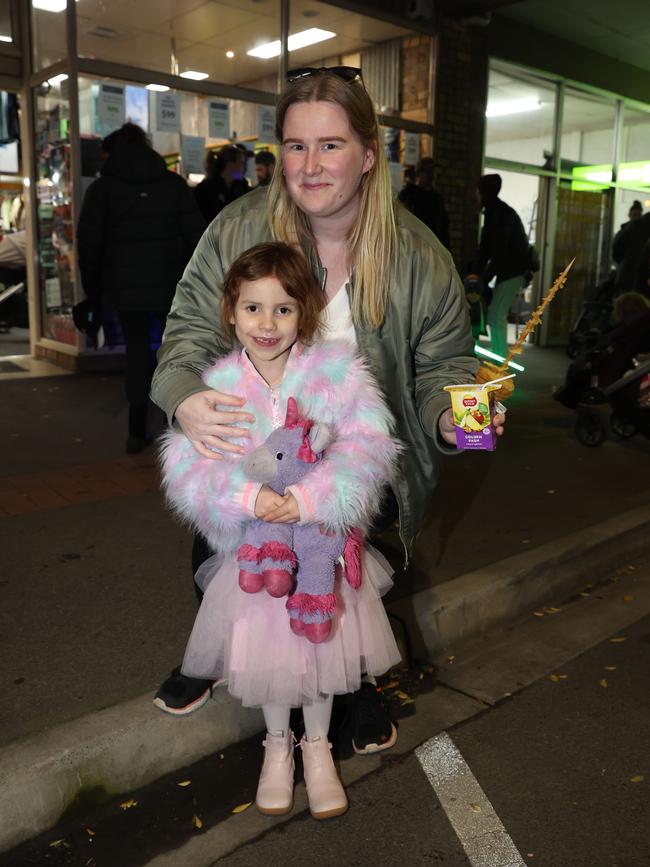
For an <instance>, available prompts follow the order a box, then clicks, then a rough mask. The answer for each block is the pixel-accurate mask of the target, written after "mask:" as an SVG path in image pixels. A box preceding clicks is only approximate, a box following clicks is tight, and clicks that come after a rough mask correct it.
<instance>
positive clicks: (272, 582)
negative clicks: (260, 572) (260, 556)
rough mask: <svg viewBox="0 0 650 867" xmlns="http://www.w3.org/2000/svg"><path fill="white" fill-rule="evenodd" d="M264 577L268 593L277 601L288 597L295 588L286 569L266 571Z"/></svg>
mask: <svg viewBox="0 0 650 867" xmlns="http://www.w3.org/2000/svg"><path fill="white" fill-rule="evenodd" d="M263 577H264V586H265V587H266V592H267V593H268V594H269V596H274V597H275V598H276V599H279V598H280V597H281V596H286V595H287V593H288V592H289V591H290V590H291V588H292V586H293V578H292V577H291V575H290V574H289V573H288V572H287V570H286V569H266V570H265V572H264V576H263Z"/></svg>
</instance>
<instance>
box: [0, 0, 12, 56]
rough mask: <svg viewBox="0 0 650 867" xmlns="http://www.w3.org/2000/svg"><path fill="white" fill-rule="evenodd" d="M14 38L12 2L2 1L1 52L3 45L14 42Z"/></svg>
mask: <svg viewBox="0 0 650 867" xmlns="http://www.w3.org/2000/svg"><path fill="white" fill-rule="evenodd" d="M13 37H14V31H13V27H12V24H11V0H0V50H1V49H2V43H6V42H13Z"/></svg>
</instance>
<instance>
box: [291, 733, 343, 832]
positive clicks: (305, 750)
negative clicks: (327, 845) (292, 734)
mask: <svg viewBox="0 0 650 867" xmlns="http://www.w3.org/2000/svg"><path fill="white" fill-rule="evenodd" d="M300 748H301V749H302V763H303V768H304V772H305V785H306V786H307V798H308V799H309V809H310V811H311V814H312V816H313V817H314V819H330V818H332V817H333V816H340V815H341V814H342V813H345V811H346V810H347V808H348V799H347V798H346V796H345V792H344V790H343V786H342V785H341V781H340V780H339V775H338V774H337V773H336V768H335V767H334V762H333V760H332V754H331V752H330V750H331V749H332V745H331V744H330V743H328V742H327V739H326V738H315V739H314V740H313V741H308V740H307V738H306V737H304V738H303V739H302V740H301V741H300Z"/></svg>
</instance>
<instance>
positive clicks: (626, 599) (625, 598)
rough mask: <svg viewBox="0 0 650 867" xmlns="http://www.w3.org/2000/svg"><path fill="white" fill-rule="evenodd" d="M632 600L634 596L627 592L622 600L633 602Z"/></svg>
mask: <svg viewBox="0 0 650 867" xmlns="http://www.w3.org/2000/svg"><path fill="white" fill-rule="evenodd" d="M633 601H634V596H631V595H630V594H629V593H627V594H626V595H625V596H624V597H623V602H633Z"/></svg>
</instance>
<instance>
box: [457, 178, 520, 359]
mask: <svg viewBox="0 0 650 867" xmlns="http://www.w3.org/2000/svg"><path fill="white" fill-rule="evenodd" d="M500 190H501V176H500V175H483V176H482V177H481V178H479V180H478V183H477V185H476V198H477V201H478V204H479V207H480V208H481V209H482V210H483V213H484V215H485V219H484V222H483V228H482V230H481V239H480V243H479V248H478V252H477V254H476V257H475V260H474V262H473V265H472V267H471V268H470V270H471V271H472V273H471V274H468V276H467V280H468V281H469V282H470V283H474V282H475V281H476V282H478V281H482V283H483V286H485V287H487V286H488V284H489V283H490V281H491V280H492V279H493V278H496V284H495V286H494V289H493V292H492V300H491V301H490V306H489V308H488V316H487V321H488V325H489V327H490V346H491V349H492V352H494V353H496V354H497V355H498V356H500V357H501V358H505V357H506V354H507V351H508V311H509V310H510V307H511V306H512V302H513V301H514V300H515V298H516V297H517V294H518V293H519V291H520V290H521V289H522V288H523V287H524V286H525V285H526V275H527V273H529V271H530V269H531V252H530V245H529V243H528V238H527V237H526V232H525V230H524V226H523V223H522V222H521V219H520V217H519V214H518V213H517V212H516V211H515V210H514V208H511V207H510V205H507V204H506V203H505V202H504V201H503V200H502V199H500V198H499V192H500Z"/></svg>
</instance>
